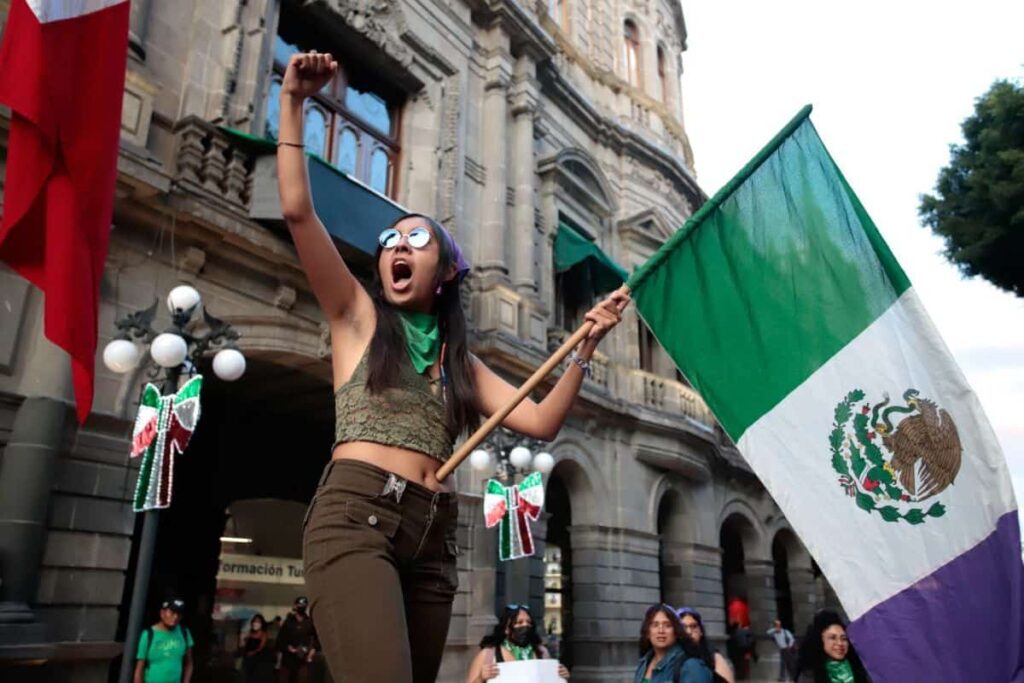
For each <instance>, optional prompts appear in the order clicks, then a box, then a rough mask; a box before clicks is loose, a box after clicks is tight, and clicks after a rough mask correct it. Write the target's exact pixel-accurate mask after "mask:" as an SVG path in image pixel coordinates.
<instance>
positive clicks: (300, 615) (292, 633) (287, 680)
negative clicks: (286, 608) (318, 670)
mask: <svg viewBox="0 0 1024 683" xmlns="http://www.w3.org/2000/svg"><path fill="white" fill-rule="evenodd" d="M308 609H309V600H308V599H307V598H306V597H305V596H300V597H298V598H295V605H294V606H293V607H292V611H291V613H290V614H289V615H288V618H287V619H285V620H284V624H283V625H282V626H281V631H280V633H278V635H277V651H278V652H279V653H280V654H281V657H280V659H279V660H278V665H277V666H278V668H277V671H278V675H277V680H278V681H279V682H280V683H309V670H310V664H311V663H312V662H313V657H315V656H316V650H317V642H316V630H315V629H314V628H313V620H312V619H310V617H309V614H307V610H308Z"/></svg>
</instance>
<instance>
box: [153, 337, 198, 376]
mask: <svg viewBox="0 0 1024 683" xmlns="http://www.w3.org/2000/svg"><path fill="white" fill-rule="evenodd" d="M149 355H151V356H153V360H155V361H156V364H157V365H159V366H160V367H164V368H176V367H178V366H179V365H181V364H182V363H183V362H185V356H187V355H188V344H186V343H185V340H184V339H182V338H181V337H180V336H178V335H176V334H174V333H173V332H164V333H163V334H158V335H157V336H156V339H154V340H153V341H152V343H151V344H150V345H149Z"/></svg>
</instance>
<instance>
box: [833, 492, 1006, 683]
mask: <svg viewBox="0 0 1024 683" xmlns="http://www.w3.org/2000/svg"><path fill="white" fill-rule="evenodd" d="M892 559H893V561H894V562H898V561H899V558H898V557H894V558H892ZM850 638H851V640H852V641H853V643H854V645H855V646H856V647H857V651H858V652H859V653H860V655H861V658H862V659H863V660H864V664H865V666H867V668H868V672H869V673H870V674H871V677H872V679H873V680H874V683H889V682H893V683H896V682H899V683H905V682H908V681H942V682H943V683H954V682H956V681H963V682H965V683H1024V564H1022V562H1021V535H1020V528H1019V524H1018V520H1017V511H1016V510H1015V511H1013V512H1010V513H1007V514H1006V515H1003V516H1002V517H1001V518H999V521H998V523H997V524H996V529H995V531H993V532H992V534H990V535H989V536H988V537H987V538H986V539H985V540H984V541H982V542H981V543H979V544H978V545H976V546H975V547H973V548H972V549H970V550H968V551H967V552H966V553H964V554H963V555H960V556H959V557H957V558H956V559H954V560H952V561H950V562H949V563H947V564H945V565H943V566H942V567H941V568H939V569H938V570H936V571H935V572H934V573H932V574H930V575H929V576H926V577H925V578H923V579H921V580H920V581H918V582H917V583H915V584H914V585H912V586H910V587H909V588H906V589H904V590H903V591H900V592H899V593H897V594H896V595H894V596H893V597H891V598H889V599H888V600H886V601H885V602H882V603H880V604H878V605H876V606H875V607H873V608H872V609H871V610H869V611H868V612H867V613H865V614H864V615H863V616H862V617H861V618H860V619H857V620H856V621H854V622H853V623H851V624H850Z"/></svg>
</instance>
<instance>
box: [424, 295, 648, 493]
mask: <svg viewBox="0 0 1024 683" xmlns="http://www.w3.org/2000/svg"><path fill="white" fill-rule="evenodd" d="M619 292H621V293H623V294H626V295H628V294H629V287H628V286H626V285H622V287H620V288H619ZM623 309H625V306H623ZM620 312H621V310H620ZM593 327H594V323H592V322H591V321H589V320H588V321H587V322H585V323H583V324H582V325H580V328H579V329H578V330H576V331H575V332H573V334H572V336H571V337H569V338H568V339H566V340H565V342H564V343H563V344H562V345H561V346H560V347H558V350H557V351H555V352H554V353H553V354H551V357H550V358H548V359H547V361H545V363H544V364H543V365H541V366H540V367H539V368H537V371H536V372H534V373H533V374H532V375H531V376H530V378H529V379H528V380H526V382H525V383H523V386H521V387H519V391H517V392H516V394H515V396H513V397H512V398H511V399H509V401H508V403H506V404H505V405H504V406H502V408H501V410H498V411H497V412H495V413H494V414H493V415H491V417H490V418H488V420H487V421H486V422H484V423H483V424H482V425H480V427H479V429H477V430H476V431H475V432H473V434H472V435H471V436H470V437H469V438H468V439H466V441H465V443H463V444H462V446H460V447H459V449H458V450H456V451H455V453H454V454H453V455H452V457H450V458H449V459H448V461H447V462H446V463H445V464H444V465H442V466H441V469H439V470H438V471H437V480H438V481H444V480H445V479H447V478H448V476H449V475H450V474H451V473H452V472H453V471H454V470H455V468H456V467H458V466H459V465H460V464H462V461H463V460H465V459H466V458H467V457H469V454H470V453H472V452H473V449H474V448H476V447H477V446H479V445H480V444H481V443H482V442H483V440H484V439H486V438H487V436H488V435H489V434H490V433H491V432H493V431H494V430H495V429H496V428H497V427H498V426H499V425H500V424H501V423H502V421H503V420H504V419H505V418H506V417H508V415H509V413H511V412H512V411H513V410H515V409H516V406H517V405H519V404H520V403H522V402H523V399H525V398H526V397H527V396H529V395H530V392H531V391H533V390H534V389H536V388H537V386H538V385H539V384H540V383H541V382H543V381H544V379H545V378H546V377H547V376H548V375H550V374H551V371H552V370H554V369H555V368H556V367H558V365H559V363H561V362H562V361H563V360H564V359H565V357H566V356H568V355H569V354H570V353H572V350H573V349H575V348H576V347H577V346H579V344H580V343H581V342H582V341H583V340H584V339H586V338H587V335H588V334H590V330H591V329H592V328H593Z"/></svg>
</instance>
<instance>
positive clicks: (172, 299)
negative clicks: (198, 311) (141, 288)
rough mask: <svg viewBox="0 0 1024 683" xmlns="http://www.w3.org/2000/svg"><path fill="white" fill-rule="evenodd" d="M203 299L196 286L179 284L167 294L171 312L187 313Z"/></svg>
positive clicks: (168, 306)
mask: <svg viewBox="0 0 1024 683" xmlns="http://www.w3.org/2000/svg"><path fill="white" fill-rule="evenodd" d="M201 300H202V299H201V298H200V296H199V292H197V291H196V288H195V287H191V286H189V285H178V286H177V287H175V288H174V289H172V290H171V291H170V293H169V294H168V295H167V308H168V309H170V311H171V313H185V312H186V311H191V310H192V309H193V308H195V307H196V306H198V305H199V302H200V301H201Z"/></svg>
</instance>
